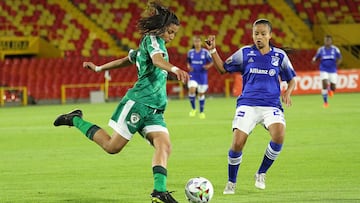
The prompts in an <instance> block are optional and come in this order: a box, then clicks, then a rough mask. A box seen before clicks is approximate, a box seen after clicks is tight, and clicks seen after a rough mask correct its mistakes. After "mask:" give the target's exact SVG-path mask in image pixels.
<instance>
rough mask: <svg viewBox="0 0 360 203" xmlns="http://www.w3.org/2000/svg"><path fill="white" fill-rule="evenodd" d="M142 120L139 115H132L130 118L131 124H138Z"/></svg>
mask: <svg viewBox="0 0 360 203" xmlns="http://www.w3.org/2000/svg"><path fill="white" fill-rule="evenodd" d="M139 120H140V115H139V114H137V113H132V114H131V116H130V122H131V123H137V122H139Z"/></svg>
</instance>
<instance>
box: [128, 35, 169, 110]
mask: <svg viewBox="0 0 360 203" xmlns="http://www.w3.org/2000/svg"><path fill="white" fill-rule="evenodd" d="M157 53H161V54H162V55H163V57H164V59H165V60H166V61H169V57H168V52H167V49H166V47H165V40H164V39H162V38H160V37H157V36H154V35H145V36H144V37H143V38H142V40H141V42H140V46H139V49H138V50H136V51H134V50H131V51H130V52H129V59H130V61H131V62H133V63H136V67H137V71H138V81H137V82H136V83H135V85H134V87H133V88H131V89H130V90H129V91H128V92H127V93H126V97H127V98H129V99H131V100H134V101H136V102H139V103H142V104H144V105H146V106H149V107H151V108H155V109H160V110H164V109H165V107H166V104H167V95H166V80H167V75H168V73H167V71H165V70H162V69H160V68H159V67H156V66H155V65H154V64H153V63H152V60H151V57H152V56H153V55H154V54H157Z"/></svg>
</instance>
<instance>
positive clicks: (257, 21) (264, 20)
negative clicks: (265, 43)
mask: <svg viewBox="0 0 360 203" xmlns="http://www.w3.org/2000/svg"><path fill="white" fill-rule="evenodd" d="M258 24H265V25H268V26H269V28H270V32H271V31H272V25H271V23H270V21H269V20H267V19H263V18H261V19H257V20H256V21H255V22H254V24H253V26H255V25H258Z"/></svg>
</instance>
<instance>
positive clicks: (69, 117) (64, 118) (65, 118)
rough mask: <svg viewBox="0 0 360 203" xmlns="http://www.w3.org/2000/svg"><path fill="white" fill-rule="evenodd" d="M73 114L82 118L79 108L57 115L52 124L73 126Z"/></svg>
mask: <svg viewBox="0 0 360 203" xmlns="http://www.w3.org/2000/svg"><path fill="white" fill-rule="evenodd" d="M75 116H78V117H80V118H82V116H83V114H82V111H81V110H80V109H76V110H73V111H71V112H69V113H66V114H62V115H60V116H58V117H57V118H56V119H55V121H54V126H61V125H67V126H74V123H73V118H74V117H75Z"/></svg>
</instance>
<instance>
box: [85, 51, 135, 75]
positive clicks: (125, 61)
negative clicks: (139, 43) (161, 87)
mask: <svg viewBox="0 0 360 203" xmlns="http://www.w3.org/2000/svg"><path fill="white" fill-rule="evenodd" d="M134 54H135V55H134ZM132 55H134V56H133V57H135V56H136V51H134V50H130V51H129V55H128V56H125V57H123V58H120V59H116V60H114V61H111V62H109V63H105V64H103V65H101V66H97V65H95V64H94V63H92V62H88V61H85V62H83V67H84V68H88V69H90V70H93V71H95V72H100V71H106V70H111V69H115V68H123V67H126V66H129V65H131V64H133V61H132V60H131V56H132Z"/></svg>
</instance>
